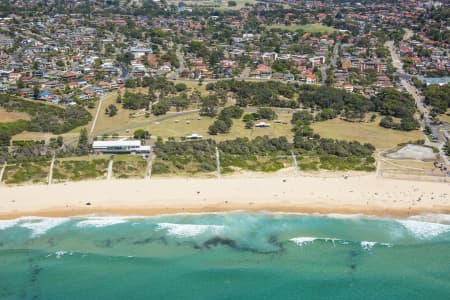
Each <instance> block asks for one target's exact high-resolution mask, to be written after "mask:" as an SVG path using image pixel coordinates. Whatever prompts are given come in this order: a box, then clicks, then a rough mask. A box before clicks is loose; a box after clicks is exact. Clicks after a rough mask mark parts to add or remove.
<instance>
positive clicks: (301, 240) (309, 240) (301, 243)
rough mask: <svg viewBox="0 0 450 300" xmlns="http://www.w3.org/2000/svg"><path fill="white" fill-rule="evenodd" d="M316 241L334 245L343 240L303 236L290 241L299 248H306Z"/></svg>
mask: <svg viewBox="0 0 450 300" xmlns="http://www.w3.org/2000/svg"><path fill="white" fill-rule="evenodd" d="M315 240H322V241H326V242H332V243H333V245H334V243H335V242H336V241H341V239H335V238H319V237H309V236H302V237H296V238H292V239H290V241H291V242H294V243H295V244H297V245H298V246H304V245H307V244H311V243H313V242H314V241H315Z"/></svg>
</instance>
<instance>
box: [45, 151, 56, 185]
mask: <svg viewBox="0 0 450 300" xmlns="http://www.w3.org/2000/svg"><path fill="white" fill-rule="evenodd" d="M54 165H55V154H53V157H52V162H51V163H50V170H49V172H48V180H47V184H49V185H50V184H52V180H53V166H54Z"/></svg>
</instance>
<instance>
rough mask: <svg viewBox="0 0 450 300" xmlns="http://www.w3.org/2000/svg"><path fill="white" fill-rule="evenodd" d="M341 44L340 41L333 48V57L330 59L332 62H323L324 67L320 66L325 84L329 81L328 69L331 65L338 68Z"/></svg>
mask: <svg viewBox="0 0 450 300" xmlns="http://www.w3.org/2000/svg"><path fill="white" fill-rule="evenodd" d="M339 45H340V43H339V42H338V43H336V44H334V48H333V53H332V54H331V59H330V63H328V64H323V65H322V67H321V68H320V72H321V74H322V83H323V84H325V82H326V81H327V78H328V76H327V71H328V69H329V68H330V67H333V68H336V66H337V65H336V63H337V58H338V54H339Z"/></svg>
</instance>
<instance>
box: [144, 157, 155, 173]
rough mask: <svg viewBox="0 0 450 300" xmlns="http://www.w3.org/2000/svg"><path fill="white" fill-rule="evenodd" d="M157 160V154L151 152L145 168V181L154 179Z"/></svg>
mask: <svg viewBox="0 0 450 300" xmlns="http://www.w3.org/2000/svg"><path fill="white" fill-rule="evenodd" d="M155 158H156V154H154V152H150V154H149V155H148V159H147V167H146V168H145V177H144V178H145V179H150V178H151V177H152V167H153V161H154V160H155Z"/></svg>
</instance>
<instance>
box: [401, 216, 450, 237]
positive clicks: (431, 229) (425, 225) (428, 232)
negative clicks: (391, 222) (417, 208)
mask: <svg viewBox="0 0 450 300" xmlns="http://www.w3.org/2000/svg"><path fill="white" fill-rule="evenodd" d="M397 221H398V222H399V223H400V224H402V225H403V226H404V227H405V228H406V229H407V230H408V231H410V232H411V233H412V234H414V236H415V237H416V238H418V239H427V238H433V237H436V236H438V235H440V234H442V233H445V232H447V231H450V225H446V224H439V223H430V222H422V221H415V220H397Z"/></svg>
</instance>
